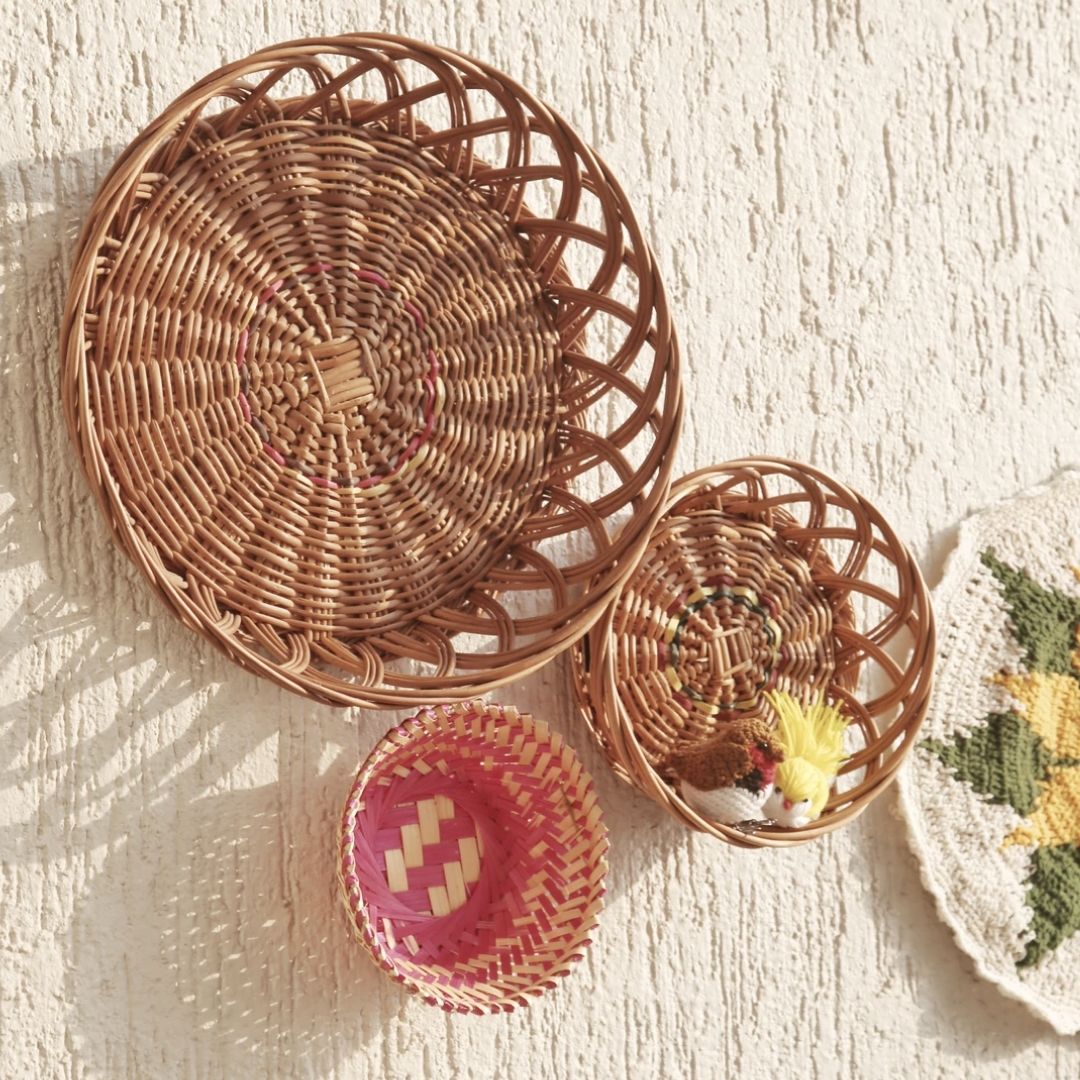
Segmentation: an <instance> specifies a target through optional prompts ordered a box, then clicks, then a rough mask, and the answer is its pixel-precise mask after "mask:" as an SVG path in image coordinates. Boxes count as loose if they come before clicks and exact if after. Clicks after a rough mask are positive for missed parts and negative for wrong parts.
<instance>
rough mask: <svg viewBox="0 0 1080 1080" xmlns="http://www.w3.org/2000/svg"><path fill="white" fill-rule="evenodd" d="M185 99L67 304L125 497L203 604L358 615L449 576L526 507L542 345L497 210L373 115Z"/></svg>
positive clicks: (547, 444) (487, 563) (552, 376)
mask: <svg viewBox="0 0 1080 1080" xmlns="http://www.w3.org/2000/svg"><path fill="white" fill-rule="evenodd" d="M255 117H256V118H255V119H251V120H249V121H248V122H247V124H246V126H243V127H241V128H240V130H239V131H237V132H235V133H232V134H223V132H227V131H228V128H227V126H226V125H227V124H228V118H229V113H228V112H225V113H222V114H220V115H218V116H216V117H211V118H209V119H205V120H204V121H203V123H205V124H206V125H207V126H208V128H213V130H212V131H209V132H208V133H207V134H206V135H204V136H202V137H200V136H199V135H197V134H196V135H195V136H193V137H192V138H191V139H190V140H189V141H188V143H187V145H186V149H185V151H184V154H183V156H182V157H181V159H180V160H179V161H178V162H176V163H175V164H173V165H172V166H171V168H169V169H168V171H167V172H166V171H163V172H161V173H159V174H154V175H155V176H156V180H154V181H153V182H151V183H150V184H149V185H145V186H144V187H143V188H142V189H140V191H139V192H138V200H139V204H138V206H137V210H138V212H137V213H136V214H135V215H134V216H132V217H131V218H130V225H129V227H128V228H126V229H125V230H123V231H121V232H120V233H119V235H117V236H115V238H114V242H113V243H112V244H111V246H110V252H109V257H108V258H106V259H104V260H103V262H102V266H101V271H100V274H101V276H100V280H99V281H98V283H97V287H96V291H95V301H94V304H93V307H92V309H91V310H89V311H88V312H87V316H86V318H87V323H88V325H92V327H93V331H94V332H93V342H92V349H91V350H90V355H89V357H88V363H87V378H88V381H89V391H90V394H91V397H92V400H93V401H94V402H95V403H96V406H97V407H96V408H95V409H94V420H95V423H96V425H97V427H98V434H99V437H100V440H101V442H102V445H103V447H104V450H105V454H106V458H107V460H108V463H109V465H110V466H111V468H112V470H113V472H114V473H115V475H116V477H117V478H118V481H119V483H120V484H121V486H122V488H123V490H124V492H125V495H126V502H127V506H128V508H129V509H130V511H131V513H132V515H133V517H134V518H135V520H136V521H137V522H138V523H139V524H140V525H141V526H142V527H143V529H145V530H146V531H147V533H148V534H149V535H150V536H152V537H153V538H154V539H155V541H156V543H157V545H158V547H159V549H160V550H161V551H163V552H164V553H165V554H166V556H167V559H168V561H169V562H171V563H172V564H173V566H174V567H175V568H178V569H182V570H183V571H184V572H185V573H186V574H187V575H188V576H189V578H194V579H195V580H198V581H202V582H204V583H206V584H207V585H208V586H209V587H211V588H212V590H213V591H214V592H215V593H216V594H217V595H218V597H219V599H220V601H221V602H222V603H223V604H224V605H225V606H227V607H228V608H229V609H231V610H234V611H236V612H238V613H240V614H241V615H247V616H249V617H257V618H260V619H262V620H266V621H269V622H270V623H271V624H273V625H277V626H279V627H282V628H284V629H288V630H299V631H305V632H310V633H313V634H331V633H333V634H337V635H342V636H351V637H356V638H362V637H365V636H367V635H371V634H375V633H385V632H386V631H388V630H393V629H395V628H399V627H402V626H404V625H406V624H408V623H410V622H412V621H414V620H415V619H416V618H417V617H418V616H419V615H421V614H422V613H424V612H426V611H430V610H432V609H434V608H438V607H439V605H441V604H446V603H450V602H452V601H454V600H457V599H460V598H462V597H463V596H465V595H466V594H467V593H468V591H469V589H470V587H471V586H472V585H474V584H475V583H476V582H477V581H478V580H480V579H481V578H482V577H483V575H484V574H485V572H486V571H487V570H488V569H489V568H490V567H491V566H492V565H493V563H494V562H495V561H496V560H497V559H498V558H499V557H500V556H501V555H503V554H504V553H505V551H506V549H507V547H508V546H509V544H510V543H511V541H512V538H513V537H514V535H515V533H516V532H517V531H518V529H519V528H520V526H521V523H522V522H523V520H524V519H525V518H526V517H527V515H528V514H529V513H530V511H531V510H533V509H534V508H535V506H536V503H537V500H538V497H539V494H540V490H541V488H542V486H543V483H544V479H545V476H546V472H547V469H548V467H549V464H550V460H551V458H552V456H553V453H554V441H555V425H556V415H557V400H558V388H559V386H558V384H559V371H560V356H561V354H560V349H559V344H558V337H557V335H556V333H555V330H554V323H553V317H552V311H551V307H550V303H549V301H548V300H547V299H546V298H545V296H544V295H543V293H542V290H541V285H540V282H539V280H538V278H537V277H536V275H535V273H534V272H533V271H532V270H530V269H529V267H528V266H527V264H526V253H525V251H524V248H523V245H522V242H521V240H520V239H519V238H518V236H517V235H516V234H515V233H514V232H513V230H512V228H511V227H510V225H509V223H508V220H507V218H506V217H505V215H503V214H501V213H498V212H496V211H495V210H494V209H493V208H492V207H491V206H490V205H489V204H488V203H487V201H486V200H485V197H484V196H483V195H481V194H479V193H478V192H477V191H476V190H475V189H473V188H470V187H469V186H468V185H467V184H466V183H465V181H464V180H462V179H461V178H460V177H458V176H457V175H455V174H454V173H453V172H451V171H449V170H448V169H447V168H446V167H445V166H444V165H443V164H442V163H441V162H440V160H439V159H438V158H437V157H436V156H435V155H434V154H433V153H431V152H429V151H427V150H424V149H422V148H421V147H420V145H419V144H418V143H416V142H413V141H412V140H410V139H409V138H406V137H404V136H400V135H397V134H394V133H391V132H390V131H388V130H385V129H383V128H381V127H380V126H379V125H377V124H374V123H368V124H365V125H363V126H361V125H339V124H333V123H328V122H326V121H324V120H318V119H312V118H307V119H304V120H292V121H286V120H269V119H266V118H265V117H262V114H258V113H256V114H255Z"/></svg>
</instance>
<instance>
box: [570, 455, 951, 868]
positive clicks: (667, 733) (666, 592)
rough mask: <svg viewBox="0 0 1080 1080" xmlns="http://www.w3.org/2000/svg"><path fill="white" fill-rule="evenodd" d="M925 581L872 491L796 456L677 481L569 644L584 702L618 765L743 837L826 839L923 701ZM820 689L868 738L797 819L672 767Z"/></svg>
mask: <svg viewBox="0 0 1080 1080" xmlns="http://www.w3.org/2000/svg"><path fill="white" fill-rule="evenodd" d="M933 653H934V624H933V616H932V612H931V609H930V604H929V600H928V597H927V592H926V587H925V585H924V583H923V580H922V577H921V575H920V573H919V570H918V568H917V566H916V564H915V562H914V560H913V558H912V557H911V555H910V553H909V552H908V550H907V548H906V547H905V546H904V545H903V544H902V543H901V542H900V541H899V540H898V539H897V537H896V535H895V534H894V533H893V531H892V529H891V528H890V527H889V525H888V523H887V522H886V521H885V519H884V518H883V517H882V515H881V514H880V513H879V512H878V511H877V510H876V509H875V508H874V507H873V506H871V505H870V503H868V502H867V501H866V500H865V499H863V498H862V497H861V496H859V495H856V494H855V493H854V492H852V491H851V490H850V489H848V488H846V487H844V486H843V485H842V484H839V483H837V482H836V481H835V480H832V479H830V478H829V477H827V476H825V475H824V474H823V473H821V472H818V471H817V470H815V469H812V468H809V467H808V466H804V465H799V464H797V463H796V462H791V461H783V460H779V459H768V458H762V459H752V460H744V461H737V462H732V463H729V464H726V465H721V466H718V467H716V468H711V469H705V470H702V471H701V472H698V473H694V474H693V475H691V476H689V477H686V478H685V479H683V480H681V481H679V482H677V483H676V484H675V485H674V486H673V487H672V490H671V496H670V503H669V506H668V508H667V510H666V512H665V514H664V515H663V517H662V518H661V520H660V523H659V525H658V526H657V528H656V530H655V532H654V533H653V535H652V537H651V539H650V542H649V545H648V547H647V549H646V552H645V555H644V557H643V559H642V562H641V564H640V565H639V566H638V567H637V568H636V569H635V571H634V573H633V574H632V576H631V577H630V579H629V581H628V582H627V584H626V586H625V587H624V589H623V591H622V593H621V595H620V596H619V598H618V600H617V601H616V603H615V604H614V605H613V606H612V607H611V609H610V610H609V611H608V612H607V613H606V614H605V616H604V618H603V619H602V620H601V621H600V622H598V623H597V624H596V625H595V626H594V627H593V629H592V630H591V632H590V633H589V635H588V637H587V638H586V639H585V640H584V641H582V642H581V643H580V644H579V645H578V646H577V647H576V648H575V649H574V653H573V667H574V675H575V679H574V681H575V686H576V689H577V692H578V697H579V701H580V703H581V707H582V712H583V714H584V716H585V718H586V720H587V722H588V723H589V725H590V726H591V727H592V728H593V731H594V733H595V734H596V736H597V738H598V740H599V742H600V745H601V746H602V747H603V749H604V751H605V752H606V754H607V755H608V758H609V760H610V761H611V763H612V764H613V766H614V767H615V770H616V772H617V773H618V774H619V775H620V776H621V777H622V778H623V779H624V780H627V781H628V782H630V783H632V784H634V785H635V786H637V787H638V788H640V789H641V790H642V791H644V792H645V793H646V794H647V795H649V796H650V797H652V798H653V799H655V800H656V801H657V802H659V803H660V804H661V805H662V806H664V807H665V808H666V809H667V810H669V811H670V812H671V813H672V814H674V815H675V816H676V817H678V818H679V819H680V820H682V821H684V822H686V823H687V824H688V825H690V826H692V827H694V828H697V829H701V830H704V831H707V832H710V833H712V834H713V835H715V836H718V837H720V838H722V839H724V840H727V841H729V842H731V843H734V844H737V845H740V846H744V847H761V846H782V845H789V844H794V843H799V842H801V841H804V840H809V839H812V838H813V837H816V836H819V835H821V834H822V833H824V832H827V831H829V830H830V829H834V828H836V827H837V826H838V825H841V824H842V823H844V822H845V821H848V820H850V819H851V818H853V817H854V816H855V815H857V814H858V813H860V812H861V811H862V810H864V809H865V808H866V807H867V806H868V805H869V803H870V802H871V800H872V799H873V798H875V797H876V796H877V795H878V794H880V793H881V791H883V790H884V788H885V787H886V786H887V785H888V784H889V783H890V782H891V780H892V779H893V777H894V775H895V772H896V769H897V767H898V766H899V765H900V763H901V761H902V760H903V759H904V757H905V755H906V754H907V753H908V751H909V750H910V749H911V747H912V745H913V743H914V739H915V735H916V733H917V731H918V728H919V725H920V724H921V722H922V719H923V716H924V714H925V711H926V704H927V699H928V696H929V692H930V686H931V678H932V666H933ZM773 690H779V691H784V692H786V693H789V694H791V695H793V696H794V697H797V698H799V699H802V700H810V699H813V698H817V697H820V698H822V699H824V700H827V701H829V702H831V703H835V704H836V705H837V706H838V707H839V708H842V710H843V712H844V714H845V715H846V716H847V717H849V718H850V721H851V731H850V734H851V735H852V736H854V739H853V741H854V744H855V745H854V746H853V748H852V752H851V754H850V757H849V758H848V760H847V761H846V763H845V764H844V765H843V767H842V768H841V769H840V777H839V780H838V782H837V783H836V785H835V788H834V790H833V791H832V793H831V796H830V798H829V800H828V802H827V803H826V805H825V809H824V812H823V813H822V815H821V817H820V818H818V819H817V820H815V821H813V822H811V823H809V824H807V825H804V826H802V827H798V828H786V829H785V828H779V827H775V826H768V825H761V826H760V827H754V828H751V829H747V828H742V827H735V826H731V825H727V824H720V823H717V822H715V821H711V820H709V819H707V818H705V817H703V816H702V814H700V813H699V812H698V811H697V810H695V808H694V807H693V806H691V805H688V803H687V802H686V801H684V800H683V798H682V797H681V796H680V793H679V791H678V790H677V785H676V784H675V783H674V782H673V781H674V778H673V776H672V775H671V774H670V773H669V772H668V771H667V769H666V768H665V762H667V761H668V760H669V759H670V757H671V755H672V754H673V753H675V752H681V753H685V751H686V750H687V748H692V747H695V746H698V745H703V744H704V743H705V742H706V741H708V740H710V739H712V738H714V737H715V736H716V735H717V733H718V732H720V731H721V729H722V728H723V725H725V724H726V723H728V722H729V721H730V720H732V719H733V718H735V717H751V718H752V717H763V718H765V719H766V720H768V719H769V718H770V716H771V711H770V706H769V703H768V699H767V693H768V692H771V691H773Z"/></svg>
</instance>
